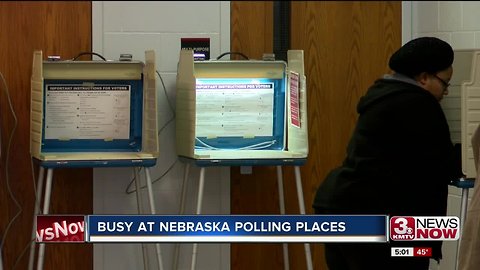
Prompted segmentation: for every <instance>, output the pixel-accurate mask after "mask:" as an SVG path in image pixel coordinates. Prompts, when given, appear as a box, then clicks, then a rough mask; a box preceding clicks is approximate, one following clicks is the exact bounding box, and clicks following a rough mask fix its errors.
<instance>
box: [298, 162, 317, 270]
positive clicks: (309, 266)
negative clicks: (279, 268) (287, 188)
mask: <svg viewBox="0 0 480 270" xmlns="http://www.w3.org/2000/svg"><path fill="white" fill-rule="evenodd" d="M295 182H296V183H297V195H298V205H299V206H300V214H302V215H305V201H304V199H303V188H302V178H301V175H300V167H299V166H295ZM304 246H305V257H306V259H307V269H308V270H313V263H312V254H311V252H310V244H309V243H305V244H304Z"/></svg>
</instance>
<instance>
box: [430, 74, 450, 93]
mask: <svg viewBox="0 0 480 270" xmlns="http://www.w3.org/2000/svg"><path fill="white" fill-rule="evenodd" d="M432 75H433V77H435V78H437V80H439V81H440V82H441V83H442V84H443V89H445V90H447V89H448V87H449V86H450V83H448V82H446V81H445V80H443V79H442V78H440V77H438V76H437V75H435V74H432Z"/></svg>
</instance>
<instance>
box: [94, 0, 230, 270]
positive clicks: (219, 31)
mask: <svg viewBox="0 0 480 270" xmlns="http://www.w3.org/2000/svg"><path fill="white" fill-rule="evenodd" d="M92 20H93V23H92V30H93V51H94V52H96V53H99V54H101V55H103V56H104V57H105V58H107V59H116V60H118V58H119V55H120V54H121V53H129V54H132V55H133V59H136V60H141V61H144V58H145V57H144V52H145V50H148V49H154V50H155V53H156V63H157V70H158V71H159V73H160V74H161V76H162V78H163V81H164V82H165V86H166V91H164V89H163V87H162V84H161V81H160V79H158V84H157V92H158V114H159V123H158V125H159V129H160V128H162V127H163V126H165V128H164V129H163V131H162V132H161V133H160V135H159V144H160V158H159V159H158V161H157V165H156V166H155V167H153V168H151V170H150V171H151V177H152V181H154V184H153V190H154V196H155V200H156V203H155V206H156V211H157V214H178V213H179V208H180V197H181V191H182V179H183V172H184V164H182V163H181V162H179V161H177V156H176V152H175V121H174V120H173V121H170V120H171V119H172V117H173V116H174V115H173V113H172V110H171V109H170V106H169V104H168V100H170V103H171V104H172V105H173V106H175V79H176V72H177V62H178V57H179V51H180V39H181V38H182V37H187V38H188V37H207V38H210V50H211V51H210V56H211V58H216V57H217V56H219V55H220V54H221V53H224V52H228V51H229V50H230V2H229V1H202V2H193V1H192V2H190V1H186V2H178V1H145V2H141V1H131V2H128V1H126V2H124V1H122V2H113V1H93V4H92ZM157 78H158V77H157ZM165 93H166V94H167V95H166V94H165ZM167 96H168V100H167ZM170 167H171V169H170V171H169V172H168V173H167V174H166V175H165V176H164V177H162V178H160V177H161V176H162V175H163V174H164V173H165V172H166V171H167V170H168V169H169V168H170ZM132 177H133V171H132V169H131V168H100V169H95V170H94V213H95V214H136V213H137V201H136V196H135V193H131V194H127V192H126V189H127V187H128V185H129V183H130V182H131V180H132ZM141 177H142V181H143V185H145V182H144V181H145V180H144V175H143V172H141ZM198 177H199V169H198V168H191V169H190V177H189V183H188V190H187V192H188V193H187V194H188V196H187V202H186V213H187V214H190V213H195V210H196V198H197V186H198ZM205 179H206V182H205V193H204V199H203V208H202V213H205V214H228V213H229V212H230V175H229V169H228V168H214V167H213V168H208V169H207V170H206V178H205ZM133 188H135V185H132V186H131V188H130V189H129V190H133ZM142 194H143V199H144V200H143V201H144V203H143V206H144V208H145V209H146V210H147V211H149V207H148V203H147V192H146V189H142ZM161 247H162V253H163V254H162V255H163V256H162V257H163V264H164V267H165V268H164V269H172V264H173V256H174V245H173V244H162V245H161ZM141 248H142V247H141V245H139V244H96V245H95V246H94V269H102V270H103V269H106V270H108V269H115V270H117V269H118V270H131V269H144V268H143V259H142V252H141ZM148 249H149V250H148V251H149V252H148V255H149V260H148V261H149V267H148V269H158V268H157V267H156V265H157V264H156V260H155V255H154V251H155V250H154V248H153V246H152V245H150V246H149V247H148ZM191 252H192V245H191V244H182V245H181V248H180V260H179V268H178V269H190V260H191V259H190V258H191ZM198 252H199V253H198V256H197V268H196V269H199V270H200V269H209V270H215V269H219V270H220V269H221V270H224V269H229V267H230V248H229V245H226V244H223V245H219V244H203V245H202V244H200V245H199V248H198Z"/></svg>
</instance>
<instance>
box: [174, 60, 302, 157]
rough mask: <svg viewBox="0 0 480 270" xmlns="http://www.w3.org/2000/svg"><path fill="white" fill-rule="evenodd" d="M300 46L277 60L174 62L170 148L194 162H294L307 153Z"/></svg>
mask: <svg viewBox="0 0 480 270" xmlns="http://www.w3.org/2000/svg"><path fill="white" fill-rule="evenodd" d="M305 80H306V79H305V75H304V67H303V51H289V52H288V65H287V63H286V62H285V61H275V60H274V61H259V60H247V61H245V60H236V61H220V60H217V61H194V58H193V51H191V50H182V51H181V52H180V59H179V63H178V74H177V96H176V102H177V106H176V117H177V122H176V136H177V137H176V139H177V141H176V145H177V154H178V155H179V156H180V157H181V158H186V159H189V160H191V161H194V162H195V163H196V164H198V165H204V166H207V165H212V166H218V165H222V164H224V165H278V164H282V163H289V164H296V165H301V164H303V163H305V161H306V158H307V155H308V134H307V113H306V111H307V102H306V99H307V95H306V83H305Z"/></svg>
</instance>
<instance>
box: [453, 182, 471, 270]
mask: <svg viewBox="0 0 480 270" xmlns="http://www.w3.org/2000/svg"><path fill="white" fill-rule="evenodd" d="M467 208H468V188H462V202H461V205H460V232H463V224H465V221H466V219H467ZM459 256H460V241H458V242H457V254H456V258H455V269H458V258H459Z"/></svg>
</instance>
